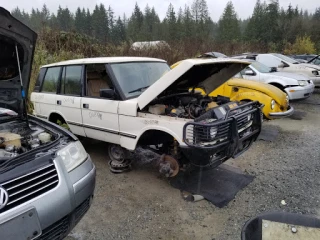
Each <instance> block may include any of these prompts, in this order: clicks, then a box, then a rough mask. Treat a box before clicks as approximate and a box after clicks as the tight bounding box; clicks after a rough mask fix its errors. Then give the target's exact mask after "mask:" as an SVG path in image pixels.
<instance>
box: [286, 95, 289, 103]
mask: <svg viewBox="0 0 320 240" xmlns="http://www.w3.org/2000/svg"><path fill="white" fill-rule="evenodd" d="M286 101H287V103H289V96H288V94H286Z"/></svg>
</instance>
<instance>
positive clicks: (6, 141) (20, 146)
mask: <svg viewBox="0 0 320 240" xmlns="http://www.w3.org/2000/svg"><path fill="white" fill-rule="evenodd" d="M54 139H55V136H54V134H52V133H50V132H49V131H48V130H45V129H44V128H42V127H41V126H38V125H32V124H30V126H27V124H26V122H25V121H12V122H7V123H3V124H1V125H0V161H3V160H7V159H10V158H14V157H17V156H19V155H20V154H23V153H26V152H28V151H31V150H33V149H36V148H38V147H40V146H42V145H45V144H48V143H50V142H52V141H53V140H54Z"/></svg>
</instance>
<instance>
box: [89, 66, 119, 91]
mask: <svg viewBox="0 0 320 240" xmlns="http://www.w3.org/2000/svg"><path fill="white" fill-rule="evenodd" d="M86 76H87V91H86V95H87V96H88V97H100V89H114V87H113V84H112V81H111V79H110V77H109V75H108V73H107V72H106V66H105V65H104V64H90V65H87V66H86Z"/></svg>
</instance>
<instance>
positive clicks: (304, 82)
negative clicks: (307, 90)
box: [298, 80, 308, 86]
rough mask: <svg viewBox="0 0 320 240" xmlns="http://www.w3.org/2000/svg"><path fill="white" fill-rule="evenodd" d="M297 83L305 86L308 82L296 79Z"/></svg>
mask: <svg viewBox="0 0 320 240" xmlns="http://www.w3.org/2000/svg"><path fill="white" fill-rule="evenodd" d="M298 83H299V85H300V86H306V85H307V84H308V82H307V81H305V80H298Z"/></svg>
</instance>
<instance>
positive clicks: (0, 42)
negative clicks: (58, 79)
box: [0, 7, 37, 115]
mask: <svg viewBox="0 0 320 240" xmlns="http://www.w3.org/2000/svg"><path fill="white" fill-rule="evenodd" d="M36 39H37V34H36V33H35V32H33V31H32V30H31V29H30V28H28V27H27V26H26V25H24V24H23V23H21V22H19V21H18V20H17V19H15V18H14V17H12V16H11V14H10V13H9V12H8V11H7V10H5V9H4V8H1V7H0V107H3V108H8V109H11V110H13V111H15V112H17V113H18V114H19V115H24V114H26V109H25V107H24V104H23V95H24V96H27V94H28V92H27V91H28V88H29V81H30V73H31V65H32V60H33V53H34V47H35V43H36ZM16 46H17V49H18V55H19V59H20V61H19V63H20V68H21V78H22V85H23V89H22V88H21V79H20V74H19V67H18V61H17V54H16ZM22 90H24V93H23V92H22Z"/></svg>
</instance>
